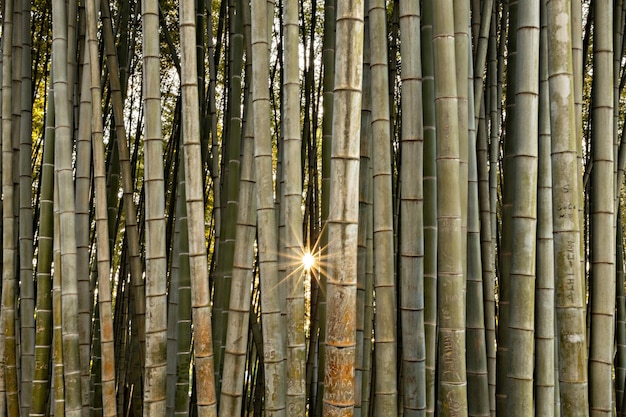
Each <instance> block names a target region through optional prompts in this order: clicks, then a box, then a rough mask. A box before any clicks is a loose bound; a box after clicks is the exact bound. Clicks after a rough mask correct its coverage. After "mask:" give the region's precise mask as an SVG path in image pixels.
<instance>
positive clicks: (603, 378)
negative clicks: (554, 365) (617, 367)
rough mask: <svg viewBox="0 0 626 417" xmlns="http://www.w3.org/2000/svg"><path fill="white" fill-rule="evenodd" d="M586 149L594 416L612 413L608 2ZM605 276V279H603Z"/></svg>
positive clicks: (600, 14) (597, 6)
mask: <svg viewBox="0 0 626 417" xmlns="http://www.w3.org/2000/svg"><path fill="white" fill-rule="evenodd" d="M593 18H594V31H593V34H594V36H593V74H594V85H593V91H592V118H593V129H592V131H591V151H592V158H593V170H592V171H591V207H592V212H591V222H592V227H591V284H590V286H591V291H590V292H591V306H590V308H591V334H590V335H589V337H590V341H591V346H590V352H589V361H590V366H589V402H590V403H589V406H590V413H591V414H592V415H594V416H608V415H612V413H613V374H612V369H613V355H614V352H613V340H614V338H615V297H613V294H615V291H616V290H615V285H616V283H615V280H614V279H613V278H612V277H614V276H615V246H614V245H607V244H606V242H607V240H608V241H610V242H613V241H615V235H614V233H615V212H614V209H615V197H614V195H615V194H614V190H615V186H614V184H613V181H614V179H615V174H614V172H615V170H614V168H615V164H614V156H615V151H614V149H613V143H614V140H613V138H614V135H613V78H614V77H613V73H612V71H613V2H612V1H611V2H609V1H598V2H596V3H594V8H593ZM607 277H611V279H607Z"/></svg>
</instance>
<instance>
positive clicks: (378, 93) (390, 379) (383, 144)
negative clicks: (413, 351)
mask: <svg viewBox="0 0 626 417" xmlns="http://www.w3.org/2000/svg"><path fill="white" fill-rule="evenodd" d="M367 5H368V6H367V10H368V16H369V25H370V30H369V37H370V61H371V62H370V68H371V76H372V80H371V89H372V92H371V96H372V98H375V99H373V100H372V139H373V148H374V151H373V152H372V168H373V175H374V179H373V183H374V196H373V198H374V207H373V209H374V225H373V226H374V230H373V233H374V291H375V292H376V314H375V315H374V334H375V339H374V360H375V366H376V369H377V372H376V374H375V381H374V413H375V414H381V415H382V413H384V414H385V415H388V416H393V415H396V413H397V410H398V388H397V372H396V366H390V364H394V363H396V362H397V357H396V355H397V353H396V350H397V339H396V317H395V314H396V313H395V310H396V296H397V295H396V287H395V265H394V237H393V207H392V202H393V200H392V184H391V183H392V174H391V168H392V167H391V123H390V114H389V113H390V112H389V101H388V98H389V78H388V64H387V62H388V58H387V33H386V32H387V31H386V14H387V13H386V9H385V2H384V1H383V0H368V1H367Z"/></svg>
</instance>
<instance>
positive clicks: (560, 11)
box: [546, 0, 589, 417]
mask: <svg viewBox="0 0 626 417" xmlns="http://www.w3.org/2000/svg"><path fill="white" fill-rule="evenodd" d="M546 5H547V15H548V23H547V27H548V71H549V80H550V84H549V85H550V130H551V133H552V201H553V216H554V217H553V218H554V248H555V263H556V316H557V317H556V318H557V334H558V338H559V341H558V346H559V347H558V352H559V380H560V387H559V389H560V400H561V413H562V415H563V416H564V417H569V416H587V415H588V413H589V409H588V395H587V390H588V382H587V348H586V346H587V344H586V339H587V337H586V326H585V299H584V294H583V292H582V288H583V271H581V269H580V245H581V244H582V243H581V241H580V230H579V228H580V221H579V219H578V216H579V212H578V205H579V181H578V178H577V177H578V176H576V177H574V178H573V177H572V173H576V172H578V169H577V145H576V117H575V107H574V76H573V64H572V52H571V51H572V40H571V3H570V1H569V0H548V1H547V3H546Z"/></svg>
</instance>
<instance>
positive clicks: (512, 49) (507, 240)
mask: <svg viewBox="0 0 626 417" xmlns="http://www.w3.org/2000/svg"><path fill="white" fill-rule="evenodd" d="M518 3H519V2H518V1H517V0H512V1H509V2H508V3H507V5H506V6H507V7H508V31H507V35H508V36H507V37H506V40H500V42H501V43H503V44H504V45H506V50H507V55H506V79H507V81H508V80H515V79H516V77H517V75H516V72H517V70H518V68H517V64H516V60H517V27H518V24H517V23H518V22H517V8H518ZM503 19H504V22H507V19H505V18H504V17H503ZM505 25H506V24H505V23H503V25H502V26H501V27H505ZM502 52H503V51H502ZM500 59H502V60H504V58H503V57H501V58H500ZM504 93H505V97H506V99H505V109H506V118H505V120H504V126H503V127H504V132H503V133H504V135H503V136H502V140H503V142H504V143H503V146H502V147H503V151H504V155H503V157H502V165H501V169H502V171H503V174H504V175H503V180H502V182H501V189H502V205H501V208H500V210H501V215H500V218H501V219H502V220H501V225H502V226H501V230H502V232H501V234H500V236H501V243H500V247H499V251H498V254H499V267H500V274H499V277H498V278H499V279H498V335H497V342H498V345H497V352H496V361H497V366H496V411H497V412H498V413H502V412H503V410H505V409H506V397H507V394H508V392H507V388H506V385H507V383H506V380H507V376H506V372H507V369H508V363H509V359H508V351H509V344H508V341H509V335H508V333H509V325H508V323H509V317H510V311H511V309H510V300H511V283H510V279H509V276H510V272H511V258H512V253H513V239H512V237H513V221H512V216H513V214H512V212H513V204H514V198H515V188H514V187H513V186H512V185H511V184H514V181H515V171H514V168H513V146H514V144H515V130H514V121H515V110H516V102H515V83H514V82H507V83H506V86H505V87H504ZM498 97H500V95H499V96H498ZM500 134H501V135H502V133H500Z"/></svg>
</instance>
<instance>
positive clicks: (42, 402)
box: [30, 86, 54, 417]
mask: <svg viewBox="0 0 626 417" xmlns="http://www.w3.org/2000/svg"><path fill="white" fill-rule="evenodd" d="M53 95H54V91H53V90H52V86H50V88H49V89H48V96H49V97H52V96H53ZM45 127H46V128H45V131H44V135H45V139H44V148H43V155H42V166H41V173H40V176H39V181H40V182H41V194H40V196H39V205H40V211H39V232H38V239H39V243H38V252H37V289H38V291H37V302H36V310H35V311H36V314H37V317H36V323H35V327H36V330H37V331H36V332H35V364H34V365H35V367H34V374H33V386H32V399H31V407H30V415H31V416H33V417H40V416H45V415H46V410H47V407H48V396H49V393H50V387H49V384H50V379H51V372H50V358H51V351H52V276H51V273H52V256H53V253H52V238H53V229H54V218H53V215H54V213H53V207H52V206H53V198H54V100H48V102H47V108H46V120H45Z"/></svg>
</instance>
